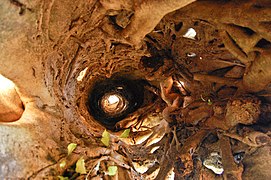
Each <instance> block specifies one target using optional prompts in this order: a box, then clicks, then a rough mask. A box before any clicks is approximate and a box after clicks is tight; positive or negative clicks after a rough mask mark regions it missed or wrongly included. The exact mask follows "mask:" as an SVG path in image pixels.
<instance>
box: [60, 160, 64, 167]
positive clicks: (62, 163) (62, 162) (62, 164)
mask: <svg viewBox="0 0 271 180" xmlns="http://www.w3.org/2000/svg"><path fill="white" fill-rule="evenodd" d="M65 166H66V161H65V160H63V161H61V163H60V164H59V167H60V168H64V167H65Z"/></svg>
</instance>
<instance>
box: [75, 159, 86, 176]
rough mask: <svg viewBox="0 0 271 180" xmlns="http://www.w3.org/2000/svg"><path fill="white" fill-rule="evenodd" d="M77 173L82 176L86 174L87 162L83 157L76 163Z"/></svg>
mask: <svg viewBox="0 0 271 180" xmlns="http://www.w3.org/2000/svg"><path fill="white" fill-rule="evenodd" d="M75 172H77V173H80V174H86V173H87V171H86V167H85V160H84V158H83V157H81V158H80V159H78V161H77V162H76V167H75Z"/></svg>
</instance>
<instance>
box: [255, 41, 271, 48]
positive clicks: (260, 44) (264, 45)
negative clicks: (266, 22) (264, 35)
mask: <svg viewBox="0 0 271 180" xmlns="http://www.w3.org/2000/svg"><path fill="white" fill-rule="evenodd" d="M256 47H259V48H269V47H271V43H270V42H269V41H267V40H265V39H261V40H260V41H259V42H258V43H257V44H256Z"/></svg>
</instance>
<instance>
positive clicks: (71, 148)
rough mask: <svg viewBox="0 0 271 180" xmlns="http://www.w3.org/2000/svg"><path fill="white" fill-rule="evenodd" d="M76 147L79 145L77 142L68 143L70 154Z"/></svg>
mask: <svg viewBox="0 0 271 180" xmlns="http://www.w3.org/2000/svg"><path fill="white" fill-rule="evenodd" d="M76 147H77V144H75V143H70V144H69V145H68V155H70V154H71V153H72V152H73V151H74V150H75V148H76Z"/></svg>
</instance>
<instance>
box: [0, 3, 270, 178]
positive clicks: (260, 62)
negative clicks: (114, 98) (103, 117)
mask: <svg viewBox="0 0 271 180" xmlns="http://www.w3.org/2000/svg"><path fill="white" fill-rule="evenodd" d="M270 7H271V4H270V1H268V0H249V1H238V2H236V1H223V0H221V1H213V0H204V1H195V0H169V1H167V0H150V1H148V0H141V1H139V0H133V1H132V0H131V1H130V0H129V1H125V0H99V1H96V0H89V1H81V0H75V1H63V0H58V1H55V0H50V1H45V0H33V1H31V2H30V1H27V2H19V1H14V0H13V1H3V2H0V23H1V26H0V32H1V37H0V73H1V74H2V75H3V76H5V77H7V78H8V79H10V80H11V81H13V82H14V85H15V87H14V88H13V89H11V90H9V92H8V93H7V94H4V93H3V91H2V90H1V89H2V85H3V84H1V88H0V107H1V109H0V122H1V123H0V149H1V151H0V164H1V167H0V178H2V179H6V178H7V179H18V178H19V179H20V178H27V177H28V178H30V179H31V178H37V179H43V178H49V179H50V178H52V179H54V178H57V176H69V177H70V178H71V177H72V178H79V179H80V178H89V179H92V178H93V179H94V178H96V179H98V178H103V179H109V178H110V177H109V176H108V175H107V173H108V172H107V171H108V166H109V165H116V166H118V169H119V170H118V172H117V174H116V175H115V176H114V178H119V179H121V178H122V177H125V179H155V178H156V179H159V178H160V179H166V178H167V176H168V172H170V171H171V170H173V171H174V172H175V174H176V177H177V175H179V176H178V177H182V178H190V179H193V178H195V177H196V175H197V174H201V173H200V172H203V173H202V174H201V175H202V177H215V175H214V174H213V172H211V171H209V170H208V173H209V174H208V173H204V171H207V169H206V168H205V167H204V166H203V164H202V161H204V159H205V158H206V157H207V156H208V153H212V152H213V151H215V152H216V153H218V154H219V153H220V152H221V155H222V164H223V168H224V174H223V177H224V178H225V179H231V178H235V179H241V176H244V177H252V178H259V177H261V175H262V177H266V176H265V175H266V174H264V172H265V171H264V170H266V169H267V170H268V168H269V166H268V163H265V164H264V165H265V166H264V167H263V168H262V167H261V166H260V165H259V163H258V165H257V163H256V164H253V167H252V165H251V162H253V163H254V162H257V161H256V160H254V161H250V160H249V161H247V159H249V158H250V157H247V156H244V162H246V163H244V166H245V167H244V171H243V167H242V160H238V163H236V162H237V161H236V155H235V154H233V150H232V149H233V146H234V147H235V149H238V148H236V146H238V145H239V144H242V145H244V146H246V147H249V148H250V147H253V148H252V149H254V150H255V152H256V153H254V154H252V155H253V157H254V158H255V159H257V157H261V158H264V155H258V154H257V153H258V152H263V153H266V154H268V153H269V151H267V150H264V151H263V150H262V149H264V148H269V146H270V134H268V131H270V127H269V126H268V125H267V124H268V122H267V121H266V119H270V108H268V107H267V108H266V109H265V110H263V108H262V106H263V104H264V103H266V104H269V103H270V99H268V97H267V98H265V97H264V96H261V97H260V98H259V97H257V95H260V94H261V93H265V94H266V95H267V96H268V94H270V88H268V86H269V85H270V83H271V79H270V78H271V74H270V72H271V71H270V69H271V60H270V58H271V53H270V49H271V45H270V44H271V43H270V42H271V33H270V32H271V28H270V27H271V13H270ZM22 11H23V13H22ZM189 28H192V29H193V30H194V31H195V32H196V35H195V36H194V37H189V36H188V35H185V34H186V33H187V32H188V29H189ZM144 39H145V40H144ZM134 47H137V48H134ZM82 74H83V75H82ZM117 76H120V77H132V78H134V79H142V80H144V82H145V83H146V84H150V85H151V86H152V87H154V90H155V95H154V96H152V97H151V98H149V99H148V100H146V102H144V103H145V104H144V106H143V107H141V108H140V109H138V110H137V111H136V112H134V113H132V114H130V115H128V116H127V117H126V118H124V119H123V120H122V121H120V122H118V123H117V124H116V127H117V129H116V130H120V131H119V132H114V131H109V132H110V144H109V146H105V145H104V144H103V143H102V142H101V138H102V133H103V131H104V130H105V128H104V127H103V126H102V125H101V124H99V123H98V122H97V121H96V120H95V119H94V118H93V117H92V116H91V114H89V112H88V109H87V107H86V102H87V100H88V94H89V93H90V92H91V89H92V87H93V85H94V84H95V83H96V82H97V81H98V80H104V79H106V78H111V77H117ZM79 77H80V81H79V80H78V79H79ZM14 89H15V90H14ZM157 89H160V92H159V91H157ZM146 91H147V90H146ZM248 92H250V93H252V95H251V94H250V95H248ZM254 92H257V93H256V94H253V93H254ZM147 94H148V93H146V94H145V95H146V96H147ZM11 105H12V107H11ZM10 111H12V113H10V114H9V112H10ZM6 115H7V116H6ZM16 120H17V121H16ZM10 121H14V122H10ZM8 122H9V123H8ZM261 123H263V124H264V126H265V127H264V128H263V127H262V126H263V125H262V124H261ZM247 126H249V128H250V130H249V131H243V129H242V127H247ZM124 129H130V130H131V132H130V135H129V137H128V138H125V139H123V138H120V137H119V136H120V134H121V133H122V131H123V130H124ZM217 136H218V137H217ZM210 137H211V138H210ZM72 142H73V143H76V144H77V148H76V149H75V150H74V152H72V154H71V155H67V146H68V144H69V143H72ZM217 144H219V146H218V145H217ZM240 149H241V148H240ZM209 151H210V152H209ZM236 152H237V151H234V153H236ZM244 153H247V151H246V152H244ZM33 154H34V155H35V156H33ZM80 157H83V158H84V159H85V163H86V164H85V165H86V169H87V171H88V172H87V174H82V175H79V174H78V173H76V172H75V169H74V166H76V162H77V160H78V159H79V158H80ZM234 158H235V160H234ZM63 160H65V161H66V162H67V164H66V167H64V168H62V167H60V164H61V162H62V161H63ZM266 161H270V156H268V155H266ZM195 162H197V164H195ZM98 164H100V166H99V167H98V168H97V165H98ZM136 166H141V168H145V170H146V171H145V172H143V173H141V172H140V168H138V167H136ZM259 167H261V168H259ZM254 169H260V170H257V176H256V175H254V174H253V173H252V174H249V173H251V172H255V171H254ZM157 174H158V175H157ZM210 174H211V175H210ZM267 176H268V174H267ZM269 177H270V176H269Z"/></svg>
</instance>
